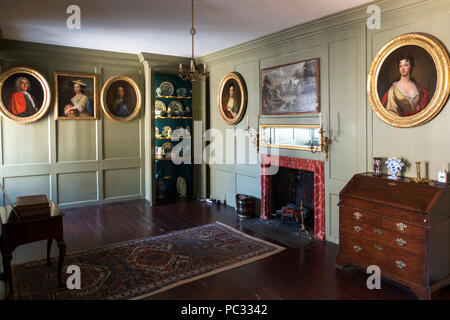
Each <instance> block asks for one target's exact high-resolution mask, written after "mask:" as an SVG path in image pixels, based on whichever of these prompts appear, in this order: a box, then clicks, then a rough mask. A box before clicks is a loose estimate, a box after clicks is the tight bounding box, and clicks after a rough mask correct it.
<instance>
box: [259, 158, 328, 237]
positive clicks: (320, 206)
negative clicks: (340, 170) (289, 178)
mask: <svg viewBox="0 0 450 320" xmlns="http://www.w3.org/2000/svg"><path fill="white" fill-rule="evenodd" d="M271 166H278V167H280V168H291V169H298V170H303V171H309V172H312V173H313V174H314V238H316V239H320V240H324V239H325V183H324V181H325V176H324V163H323V161H317V160H307V159H300V158H292V157H283V156H273V155H266V154H261V219H264V220H267V219H270V218H271V216H272V214H274V213H275V210H276V209H279V208H273V197H274V193H273V192H272V188H273V183H274V180H273V178H274V176H273V175H272V174H270V169H269V168H270V167H271ZM275 196H276V195H275Z"/></svg>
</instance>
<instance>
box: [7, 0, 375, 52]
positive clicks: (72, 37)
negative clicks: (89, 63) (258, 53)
mask: <svg viewBox="0 0 450 320" xmlns="http://www.w3.org/2000/svg"><path fill="white" fill-rule="evenodd" d="M368 2H370V1H368V0H314V1H311V0H226V1H224V0H195V1H194V7H195V8H194V14H195V16H194V25H195V27H196V29H197V35H196V36H195V56H196V57H199V56H204V55H206V54H209V53H213V52H216V51H218V50H221V49H225V48H228V47H231V46H234V45H237V44H240V43H243V42H246V41H249V40H253V39H256V38H258V37H261V36H263V35H266V34H270V33H273V32H277V31H280V30H282V29H286V28H288V27H291V26H294V25H298V24H301V23H304V22H307V21H311V20H314V19H317V18H320V17H323V16H326V15H329V14H332V13H336V12H339V11H342V10H345V9H347V8H351V7H355V6H358V5H362V4H365V3H368ZM74 3H76V4H77V5H79V6H80V8H81V29H80V30H69V29H68V28H67V27H66V19H67V18H68V16H69V14H67V13H66V10H67V7H68V6H69V5H71V4H74ZM190 28H191V1H190V0H123V1H111V0H78V1H73V0H58V1H55V0H39V1H36V0H10V1H8V0H1V1H0V29H1V32H2V35H3V38H4V39H12V40H20V41H30V42H39V43H45V44H54V45H63V46H72V47H81V48H91V49H100V50H109V51H117V52H126V53H140V52H151V53H160V54H168V55H176V56H185V57H189V56H190V55H191V37H190V34H189V30H190Z"/></svg>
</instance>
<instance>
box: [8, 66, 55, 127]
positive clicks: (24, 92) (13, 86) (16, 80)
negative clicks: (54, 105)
mask: <svg viewBox="0 0 450 320" xmlns="http://www.w3.org/2000/svg"><path fill="white" fill-rule="evenodd" d="M49 106H50V87H49V85H48V82H47V80H46V79H45V78H44V76H43V75H42V74H40V73H39V72H37V71H36V70H33V69H30V68H26V67H15V68H12V69H9V70H7V71H5V72H4V73H3V74H2V75H1V76H0V109H1V112H2V114H3V115H4V116H5V117H6V118H7V119H9V120H12V121H14V122H17V123H31V122H35V121H37V120H39V119H40V118H42V117H43V116H44V115H45V113H46V112H47V110H48V108H49Z"/></svg>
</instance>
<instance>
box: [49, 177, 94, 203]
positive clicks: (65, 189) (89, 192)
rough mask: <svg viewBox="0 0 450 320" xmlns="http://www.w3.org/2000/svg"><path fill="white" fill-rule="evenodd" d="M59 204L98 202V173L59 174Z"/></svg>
mask: <svg viewBox="0 0 450 320" xmlns="http://www.w3.org/2000/svg"><path fill="white" fill-rule="evenodd" d="M57 181H58V203H61V204H67V203H74V202H83V201H95V200H98V190H97V185H98V183H97V172H73V173H60V174H58V179H57Z"/></svg>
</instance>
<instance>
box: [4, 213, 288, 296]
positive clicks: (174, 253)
mask: <svg viewBox="0 0 450 320" xmlns="http://www.w3.org/2000/svg"><path fill="white" fill-rule="evenodd" d="M283 249H284V248H283V247H280V246H278V245H275V244H272V243H269V242H267V241H264V240H260V239H257V238H254V237H251V236H249V235H246V234H245V233H242V232H240V231H238V230H236V229H233V228H231V227H229V226H226V225H224V224H222V223H219V222H215V223H211V224H207V225H203V226H199V227H194V228H191V229H186V230H180V231H174V232H171V233H167V234H164V235H160V236H155V237H150V238H144V239H137V240H131V241H126V242H121V243H118V244H113V245H109V246H105V247H101V248H96V249H89V250H85V251H80V252H75V253H71V254H68V255H67V256H66V260H65V263H64V267H63V282H64V283H66V279H67V277H70V276H71V275H70V274H67V273H65V271H66V269H67V267H68V266H70V265H76V266H78V267H79V268H80V275H81V281H80V282H81V288H80V289H79V290H77V289H72V290H69V289H67V288H66V287H64V288H59V287H57V265H58V262H57V258H54V259H53V260H52V261H53V264H52V265H50V266H47V265H46V263H45V260H42V261H34V262H28V263H24V264H19V265H14V266H13V277H14V278H13V279H14V291H15V292H14V298H15V299H19V300H51V299H57V300H73V299H77V300H99V299H121V300H123V299H141V298H145V297H148V296H151V295H153V294H156V293H159V292H162V291H165V290H168V289H170V288H173V287H176V286H179V285H181V284H184V283H187V282H191V281H194V280H197V279H201V278H204V277H207V276H209V275H212V274H216V273H219V272H222V271H226V270H230V269H232V268H236V267H238V266H242V265H245V264H248V263H251V262H253V261H257V260H260V259H263V258H265V257H268V256H270V255H273V254H275V253H278V252H280V251H282V250H283Z"/></svg>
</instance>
